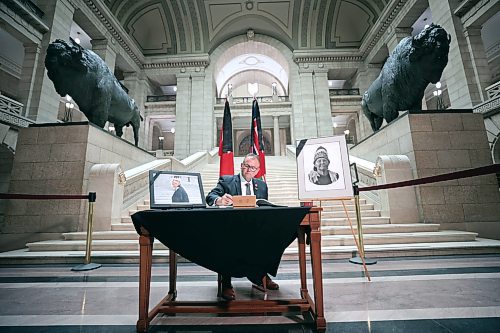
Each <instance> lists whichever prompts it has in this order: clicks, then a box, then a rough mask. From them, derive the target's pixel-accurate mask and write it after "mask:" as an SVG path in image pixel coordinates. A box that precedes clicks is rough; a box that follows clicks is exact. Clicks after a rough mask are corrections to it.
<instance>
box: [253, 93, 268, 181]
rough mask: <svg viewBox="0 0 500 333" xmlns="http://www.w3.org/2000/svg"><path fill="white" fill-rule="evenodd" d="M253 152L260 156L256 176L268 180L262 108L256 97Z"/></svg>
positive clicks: (254, 104)
mask: <svg viewBox="0 0 500 333" xmlns="http://www.w3.org/2000/svg"><path fill="white" fill-rule="evenodd" d="M250 133H251V135H250V146H251V148H250V149H251V151H250V152H251V153H254V154H255V155H258V156H259V160H260V169H259V172H258V173H257V174H256V175H255V178H262V179H263V180H264V181H265V180H266V155H265V154H264V141H263V140H262V127H261V125H260V110H259V104H258V103H257V100H256V99H255V98H254V100H253V104H252V126H251V128H250Z"/></svg>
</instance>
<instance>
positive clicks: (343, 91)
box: [328, 88, 359, 96]
mask: <svg viewBox="0 0 500 333" xmlns="http://www.w3.org/2000/svg"><path fill="white" fill-rule="evenodd" d="M328 92H329V94H330V96H343V95H359V89H358V88H351V89H328Z"/></svg>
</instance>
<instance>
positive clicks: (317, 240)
mask: <svg viewBox="0 0 500 333" xmlns="http://www.w3.org/2000/svg"><path fill="white" fill-rule="evenodd" d="M311 263H312V273H313V286H314V304H315V306H316V311H315V312H316V329H317V330H318V332H324V331H325V330H326V319H325V314H324V308H323V269H322V267H321V232H320V230H319V227H318V228H312V230H311Z"/></svg>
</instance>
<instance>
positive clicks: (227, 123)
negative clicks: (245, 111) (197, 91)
mask: <svg viewBox="0 0 500 333" xmlns="http://www.w3.org/2000/svg"><path fill="white" fill-rule="evenodd" d="M219 156H220V167H219V176H224V175H234V153H233V125H232V123H231V110H229V102H228V101H227V100H226V104H225V105H224V118H223V119H222V128H221V131H220V141H219Z"/></svg>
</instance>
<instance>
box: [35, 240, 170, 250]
mask: <svg viewBox="0 0 500 333" xmlns="http://www.w3.org/2000/svg"><path fill="white" fill-rule="evenodd" d="M26 247H27V248H28V249H29V252H53V251H85V249H86V241H85V240H71V241H69V240H50V241H41V242H36V243H28V244H26ZM153 248H154V249H159V250H162V249H163V250H164V249H166V247H165V245H163V244H162V243H160V242H154V245H153ZM137 250H139V241H138V240H137V239H121V240H108V239H105V240H101V239H96V240H93V241H92V252H94V251H137Z"/></svg>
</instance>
